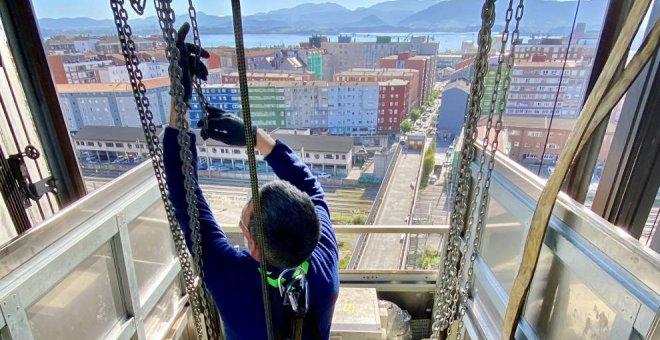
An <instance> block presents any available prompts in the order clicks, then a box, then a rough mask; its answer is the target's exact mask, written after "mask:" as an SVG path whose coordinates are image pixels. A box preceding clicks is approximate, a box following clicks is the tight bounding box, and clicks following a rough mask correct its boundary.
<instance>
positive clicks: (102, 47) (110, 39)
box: [96, 36, 162, 54]
mask: <svg viewBox="0 0 660 340" xmlns="http://www.w3.org/2000/svg"><path fill="white" fill-rule="evenodd" d="M157 40H160V41H162V38H160V39H157ZM133 41H134V43H135V50H136V51H148V50H153V49H157V47H162V46H161V45H162V43H160V42H158V41H156V40H148V39H145V38H140V37H136V36H134V37H133ZM96 52H98V53H101V54H121V53H122V48H121V43H120V42H119V40H118V39H117V37H116V36H106V37H101V38H99V41H98V42H97V43H96Z"/></svg>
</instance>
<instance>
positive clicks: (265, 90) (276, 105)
mask: <svg viewBox="0 0 660 340" xmlns="http://www.w3.org/2000/svg"><path fill="white" fill-rule="evenodd" d="M284 106H285V105H284V88H281V87H250V111H251V113H252V122H253V123H254V124H256V125H257V126H259V127H260V128H265V129H274V128H282V127H285V126H286V123H285V121H284Z"/></svg>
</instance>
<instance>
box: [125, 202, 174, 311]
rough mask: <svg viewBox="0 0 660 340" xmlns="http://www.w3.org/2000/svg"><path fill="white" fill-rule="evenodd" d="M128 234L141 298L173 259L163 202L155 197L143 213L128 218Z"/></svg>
mask: <svg viewBox="0 0 660 340" xmlns="http://www.w3.org/2000/svg"><path fill="white" fill-rule="evenodd" d="M128 235H129V239H130V241H131V250H132V251H133V264H134V265H135V274H136V276H137V282H138V289H139V295H140V301H144V300H145V298H146V297H147V296H148V294H149V293H150V292H151V289H152V287H153V285H154V283H155V280H157V279H158V278H159V277H160V276H161V275H162V273H163V271H165V270H167V268H168V267H169V265H170V264H171V263H172V262H173V261H175V250H174V242H173V241H172V234H171V233H170V228H169V225H168V222H167V217H166V215H165V209H164V207H163V202H161V201H160V200H158V201H157V202H155V203H154V204H152V205H151V206H150V207H149V208H147V210H145V211H144V213H143V214H142V215H140V216H138V217H137V218H136V219H135V220H133V221H131V222H129V223H128Z"/></svg>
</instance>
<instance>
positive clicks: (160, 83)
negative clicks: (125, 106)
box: [55, 77, 170, 93]
mask: <svg viewBox="0 0 660 340" xmlns="http://www.w3.org/2000/svg"><path fill="white" fill-rule="evenodd" d="M142 83H144V86H145V87H146V88H147V89H153V88H159V87H165V86H170V78H169V77H159V78H151V79H144V80H143V81H142ZM55 87H56V89H57V93H91V92H131V91H133V88H132V87H131V83H92V84H56V85H55Z"/></svg>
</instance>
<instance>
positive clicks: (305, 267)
mask: <svg viewBox="0 0 660 340" xmlns="http://www.w3.org/2000/svg"><path fill="white" fill-rule="evenodd" d="M301 269H302V272H303V273H305V275H307V270H308V269H309V261H307V260H305V262H303V263H302V264H301V265H300V266H298V268H297V269H296V271H294V272H293V277H296V276H298V275H300V270H301ZM257 270H259V271H261V268H257ZM267 274H268V275H267V276H266V278H267V280H268V284H269V285H271V286H273V287H275V288H278V289H279V287H280V284H284V283H286V278H285V277H282V278H281V279H282V281H281V282H278V279H277V278H272V277H271V276H270V275H271V274H273V273H272V272H268V273H267Z"/></svg>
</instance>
